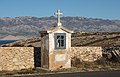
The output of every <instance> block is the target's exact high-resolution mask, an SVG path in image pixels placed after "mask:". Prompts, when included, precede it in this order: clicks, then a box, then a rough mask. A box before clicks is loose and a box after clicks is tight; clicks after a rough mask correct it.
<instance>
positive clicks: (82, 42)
mask: <svg viewBox="0 0 120 77" xmlns="http://www.w3.org/2000/svg"><path fill="white" fill-rule="evenodd" d="M78 40H79V41H78ZM71 41H72V47H79V46H102V47H120V32H112V33H108V32H103V33H99V32H96V33H93V32H91V33H81V32H77V33H73V34H72V40H71ZM1 46H2V47H41V38H40V37H39V38H32V39H28V40H24V41H17V42H14V43H11V44H6V45H1Z"/></svg>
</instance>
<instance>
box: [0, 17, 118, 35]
mask: <svg viewBox="0 0 120 77" xmlns="http://www.w3.org/2000/svg"><path fill="white" fill-rule="evenodd" d="M56 20H57V19H56V17H54V16H51V17H41V18H38V17H30V16H25V17H15V18H9V17H4V18H0V37H5V36H7V35H13V36H24V37H26V36H28V37H31V36H32V37H33V36H35V37H36V36H39V31H40V30H43V29H48V28H49V27H51V26H56ZM61 22H62V23H63V25H64V26H65V27H67V28H69V29H72V30H74V31H76V32H119V31H120V20H108V19H97V18H85V17H62V18H61Z"/></svg>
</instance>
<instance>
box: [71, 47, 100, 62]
mask: <svg viewBox="0 0 120 77" xmlns="http://www.w3.org/2000/svg"><path fill="white" fill-rule="evenodd" d="M71 57H72V58H78V59H80V61H81V62H83V61H87V62H94V61H96V60H98V59H99V58H101V57H102V47H71Z"/></svg>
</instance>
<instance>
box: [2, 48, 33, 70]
mask: <svg viewBox="0 0 120 77" xmlns="http://www.w3.org/2000/svg"><path fill="white" fill-rule="evenodd" d="M28 68H34V48H33V47H0V71H12V70H21V69H28Z"/></svg>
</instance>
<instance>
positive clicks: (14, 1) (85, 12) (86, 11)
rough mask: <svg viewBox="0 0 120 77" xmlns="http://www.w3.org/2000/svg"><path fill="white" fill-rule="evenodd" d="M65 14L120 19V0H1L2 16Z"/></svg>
mask: <svg viewBox="0 0 120 77" xmlns="http://www.w3.org/2000/svg"><path fill="white" fill-rule="evenodd" d="M57 9H61V11H62V12H63V16H82V17H92V18H104V19H120V0H0V17H17V16H36V17H44V16H53V15H54V12H55V11H56V10H57Z"/></svg>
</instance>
